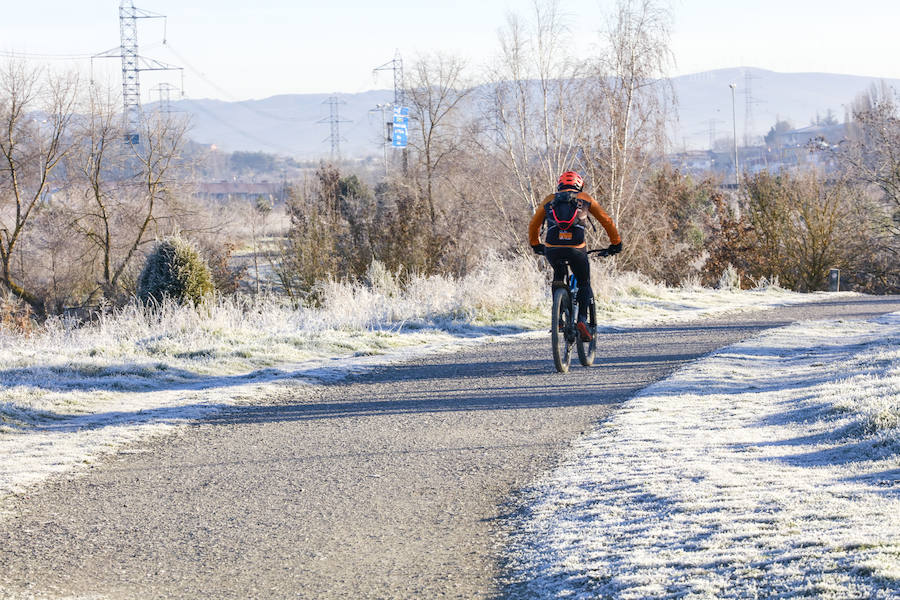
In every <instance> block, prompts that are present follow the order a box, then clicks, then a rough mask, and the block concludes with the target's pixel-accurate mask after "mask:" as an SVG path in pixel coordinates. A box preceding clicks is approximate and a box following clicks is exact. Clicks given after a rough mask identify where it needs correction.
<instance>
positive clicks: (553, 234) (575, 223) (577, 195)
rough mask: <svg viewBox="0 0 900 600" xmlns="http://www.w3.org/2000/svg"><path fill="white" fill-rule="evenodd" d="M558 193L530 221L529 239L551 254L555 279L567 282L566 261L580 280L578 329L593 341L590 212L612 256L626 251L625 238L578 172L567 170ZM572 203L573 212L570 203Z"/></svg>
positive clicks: (534, 246)
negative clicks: (589, 320) (587, 238)
mask: <svg viewBox="0 0 900 600" xmlns="http://www.w3.org/2000/svg"><path fill="white" fill-rule="evenodd" d="M556 183H557V185H556V190H557V191H556V193H555V194H550V195H548V196H547V197H546V198H544V200H543V202H541V203H540V205H539V206H538V207H537V210H535V211H534V216H532V217H531V222H530V223H529V224H528V242H529V243H530V244H531V248H532V250H534V251H535V253H536V254H543V255H544V256H546V257H547V260H548V261H549V262H550V265H551V266H552V267H553V281H554V282H556V281H560V282H564V281H565V280H566V276H567V274H568V272H567V271H566V263H567V262H568V264H569V266H570V267H571V268H572V273H573V274H574V275H575V278H576V279H578V298H577V300H578V324H577V325H576V328H577V329H578V333H579V334H581V339H583V340H584V341H587V342H589V341H591V331H590V328H589V327H588V326H587V315H588V306H589V305H590V304H593V303H594V292H593V290H591V265H590V262H589V261H588V255H587V242H586V241H585V235H584V226H585V225H586V224H587V219H588V213H590V214H591V215H593V216H594V218H595V219H597V220H598V221H600V224H601V225H603V229H605V230H606V235H608V236H609V241H610V246H609V247H608V248H607V249H606V251H607V253H608V255H613V254H618V253H619V252H621V251H622V238H621V237H620V236H619V231H618V230H617V229H616V225H615V223H613V220H612V219H611V218H610V216H609V215H608V214H606V211H605V210H603V209H602V208H600V205H599V204H598V203H597V201H596V200H594V199H593V198H591V196H590V195H589V194H587V193H586V192H584V191H583V190H584V179H582V177H581V175H579V174H578V173H576V172H575V171H566V172H565V173H563V174H562V175H560V176H559V179H558V180H557V182H556ZM567 205H569V206H571V207H572V208H571V211H568V212H567V210H566V206H567ZM544 222H546V223H547V231H546V235H545V239H544V243H543V244H542V243H541V241H540V233H541V225H542V224H543V223H544Z"/></svg>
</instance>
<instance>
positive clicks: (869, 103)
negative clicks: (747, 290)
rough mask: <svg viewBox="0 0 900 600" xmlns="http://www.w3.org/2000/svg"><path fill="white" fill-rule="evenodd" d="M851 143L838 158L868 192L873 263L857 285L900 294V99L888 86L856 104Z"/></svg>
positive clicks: (867, 251) (868, 246)
mask: <svg viewBox="0 0 900 600" xmlns="http://www.w3.org/2000/svg"><path fill="white" fill-rule="evenodd" d="M851 110H852V113H851V119H852V121H851V123H850V126H849V127H848V139H847V140H846V141H845V142H843V143H842V144H841V145H840V147H839V149H838V150H837V152H836V157H837V159H838V162H839V164H841V165H843V166H844V168H845V169H846V171H847V174H848V176H849V177H852V178H853V179H854V180H855V181H856V182H858V183H859V184H861V185H864V186H866V187H867V188H868V189H869V190H870V195H871V196H874V201H871V202H867V203H865V209H866V210H865V214H866V216H867V219H866V227H865V230H864V231H861V232H859V233H858V234H857V236H858V237H860V238H863V239H865V247H864V248H861V249H860V250H861V254H864V255H865V256H866V257H867V260H866V261H865V263H866V264H865V265H864V268H861V269H859V273H858V275H857V276H856V277H855V278H856V280H857V281H856V283H857V285H859V286H860V287H861V289H868V290H871V291H880V292H894V293H896V291H898V290H900V270H898V269H897V264H898V262H900V97H898V95H897V93H896V91H895V90H893V89H891V88H890V87H888V86H887V85H886V84H884V83H882V84H881V85H873V86H872V87H871V89H870V90H869V91H868V92H866V93H864V94H860V95H859V96H858V97H857V98H856V100H855V101H854V102H853V106H852V109H851Z"/></svg>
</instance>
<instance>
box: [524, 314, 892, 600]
mask: <svg viewBox="0 0 900 600" xmlns="http://www.w3.org/2000/svg"><path fill="white" fill-rule="evenodd" d="M898 416H900V313H895V314H893V315H888V316H886V317H882V318H880V319H877V320H874V321H870V322H831V323H826V322H818V323H801V324H795V325H792V326H789V327H785V328H781V329H778V330H773V331H771V332H768V333H765V334H763V335H761V336H759V337H757V338H755V339H753V340H751V341H747V342H744V343H740V344H737V345H734V346H731V347H729V348H726V349H723V350H721V351H718V352H716V353H714V354H712V355H711V356H709V357H707V358H705V359H703V360H701V361H699V362H697V363H695V364H692V365H690V366H688V367H686V368H684V369H683V370H681V371H680V372H679V373H677V374H675V375H674V376H672V377H671V378H669V379H667V380H665V381H662V382H659V383H657V384H655V385H652V386H650V387H649V388H647V389H646V390H644V391H643V392H642V393H641V394H640V395H639V396H637V397H636V398H634V399H632V400H630V401H629V402H627V403H626V405H625V407H624V408H623V409H622V410H620V411H617V412H616V413H615V414H614V415H613V416H612V417H611V418H610V419H609V420H608V421H606V422H604V423H602V425H601V426H600V427H599V428H598V429H597V430H596V431H594V432H592V433H591V434H589V435H587V436H585V437H583V438H581V439H580V440H579V441H578V442H577V443H576V444H575V445H574V446H573V448H572V449H571V451H570V452H569V455H568V456H567V458H566V459H565V460H564V461H563V463H562V464H561V465H560V466H559V467H558V468H557V469H556V470H555V472H553V473H552V474H550V475H549V476H548V477H547V479H546V480H545V481H543V482H542V483H540V484H539V485H537V486H535V488H534V489H533V490H531V491H530V494H531V498H532V499H531V501H530V502H529V503H528V505H527V507H526V509H525V510H524V511H523V512H524V514H523V516H522V517H521V518H520V520H519V522H518V523H516V528H515V529H516V533H514V534H513V536H512V540H511V545H510V555H511V566H512V569H511V570H512V574H511V576H510V577H511V580H510V583H509V596H510V597H513V598H515V597H523V598H526V597H527V598H599V597H603V598H606V597H609V598H647V597H653V598H757V597H759V598H770V597H795V596H812V597H817V598H897V597H898V595H900V423H898Z"/></svg>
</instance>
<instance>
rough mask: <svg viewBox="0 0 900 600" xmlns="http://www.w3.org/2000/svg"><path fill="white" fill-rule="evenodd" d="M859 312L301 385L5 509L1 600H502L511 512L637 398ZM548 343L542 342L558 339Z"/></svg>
mask: <svg viewBox="0 0 900 600" xmlns="http://www.w3.org/2000/svg"><path fill="white" fill-rule="evenodd" d="M898 310H900V298H898V297H893V298H884V297H881V298H879V297H868V298H858V299H851V300H840V301H834V302H823V303H819V304H816V305H803V306H796V307H789V308H780V309H775V310H770V311H765V312H756V313H742V314H733V315H730V316H729V317H728V318H723V319H721V320H718V321H702V322H695V323H688V324H678V325H669V326H660V327H647V328H639V329H630V330H626V331H622V332H618V333H611V334H605V335H603V336H602V339H601V342H600V344H601V347H600V349H599V351H598V364H597V365H596V366H595V367H593V368H591V369H585V368H581V367H579V366H577V359H576V365H573V367H572V370H571V371H570V372H569V373H567V374H564V375H563V374H558V373H556V372H555V371H554V369H553V364H552V361H551V358H550V345H549V339H548V340H533V341H522V340H517V341H512V342H502V343H494V344H487V345H484V346H479V347H475V348H469V349H466V350H463V351H460V352H458V353H455V354H446V355H440V356H437V357H431V358H427V359H423V360H418V361H413V362H410V363H406V364H403V365H399V366H396V365H395V366H391V367H385V368H383V369H379V370H376V371H373V372H370V373H368V374H365V375H362V376H357V377H353V378H351V379H349V380H346V381H344V382H341V383H338V384H333V385H323V386H302V385H297V386H295V387H292V388H291V390H289V391H286V392H285V393H284V394H282V396H281V397H275V398H260V399H259V400H258V402H257V403H255V404H253V405H246V406H240V407H235V408H233V409H229V410H227V411H225V412H222V413H219V414H218V415H216V416H215V417H213V418H211V419H209V420H207V421H203V422H200V423H197V424H196V425H193V426H190V427H187V428H183V429H181V430H179V432H178V433H176V434H172V435H168V436H164V437H159V438H155V439H152V440H150V441H148V442H146V443H143V444H138V445H134V446H131V447H129V448H126V449H125V451H123V452H120V453H118V454H116V455H113V456H110V457H109V458H108V459H106V460H105V461H103V462H101V463H99V464H97V465H96V466H95V467H94V468H92V469H89V470H87V471H86V473H84V474H82V475H79V476H60V477H56V478H54V479H51V480H50V481H48V482H46V483H45V484H43V485H41V486H39V487H37V488H35V489H34V490H33V491H32V493H30V494H28V495H25V496H19V497H13V498H10V499H8V500H7V501H6V502H5V506H4V507H3V508H5V509H6V510H7V511H9V512H10V513H11V514H10V516H8V517H4V518H2V519H0V598H32V597H35V598H92V599H94V598H354V599H355V598H493V597H498V596H502V593H503V592H502V586H501V585H500V583H498V582H499V581H500V579H501V576H502V572H501V569H502V566H501V565H502V559H503V539H504V536H503V533H504V527H505V526H506V525H507V524H508V521H507V520H505V519H504V515H506V514H508V511H510V510H514V509H515V497H516V496H515V493H516V490H519V489H521V488H523V487H525V486H527V485H528V484H530V483H532V482H533V481H535V479H536V478H538V477H539V476H540V475H541V474H542V473H543V472H545V470H547V469H548V468H550V467H552V466H553V464H554V462H555V461H556V460H557V459H558V457H559V455H560V452H561V451H562V450H563V449H564V448H565V447H566V446H567V444H568V443H569V442H570V441H571V440H572V439H573V438H574V437H576V436H578V435H579V434H580V433H582V432H584V431H586V430H588V429H590V428H591V427H592V426H593V425H594V424H595V423H596V422H597V421H598V420H601V419H603V418H604V417H605V416H606V415H608V414H609V413H610V411H614V410H616V408H617V407H618V406H619V405H620V404H621V403H622V402H623V401H624V400H626V399H628V398H629V397H630V396H632V395H633V394H634V393H635V392H637V391H638V390H640V389H641V388H643V387H645V386H647V385H648V384H650V383H652V382H654V381H657V380H659V379H661V378H664V377H666V376H667V375H668V374H670V373H671V372H672V371H674V370H675V369H677V368H679V367H681V366H683V365H684V364H685V363H686V362H688V361H691V360H694V359H696V358H698V357H700V356H702V355H704V354H706V353H708V352H710V351H712V350H714V349H716V348H719V347H721V346H724V345H727V344H731V343H734V342H736V341H739V340H741V339H745V338H747V337H749V336H752V335H754V334H756V333H759V332H760V331H762V330H764V329H766V328H769V327H774V326H779V325H785V324H788V323H790V322H793V321H796V320H802V319H818V318H833V317H835V318H836V317H842V318H843V317H847V318H867V317H871V316H874V315H876V314H881V313H885V312H893V311H898ZM548 338H549V336H548Z"/></svg>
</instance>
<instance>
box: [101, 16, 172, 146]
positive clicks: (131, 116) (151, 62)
mask: <svg viewBox="0 0 900 600" xmlns="http://www.w3.org/2000/svg"><path fill="white" fill-rule="evenodd" d="M138 19H163V22H164V23H165V19H166V17H165V15H160V14H157V13H153V12H150V11H148V10H143V9H141V8H137V7H135V5H134V0H120V2H119V36H120V41H121V45H120V46H119V47H118V48H113V49H112V50H107V51H106V52H103V53H101V54H97V55H95V56H93V57H92V59H93V58H119V57H120V58H121V59H122V103H123V117H124V121H125V140H126V141H127V142H129V143H131V144H137V143H138V142H139V141H140V133H139V132H140V130H141V84H140V72H141V71H175V70H178V71H182V89H184V85H183V78H184V69H182V68H181V67H175V66H173V65H167V64H165V63H163V62H160V61H158V60H155V59H151V58H145V57H143V56H141V55H140V54H138V39H137V21H138ZM165 43H166V36H165V25H164V26H163V44H165ZM92 70H93V68H92Z"/></svg>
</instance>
